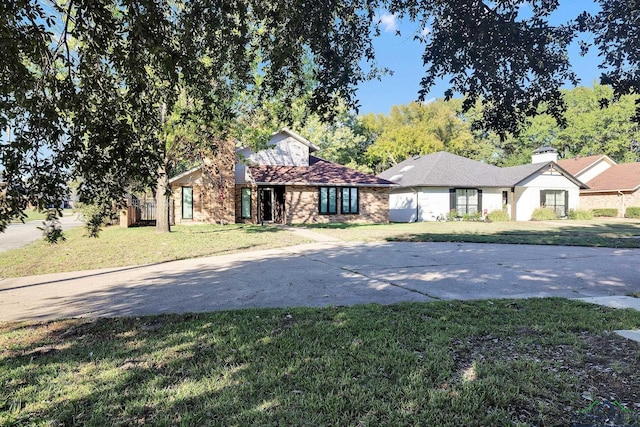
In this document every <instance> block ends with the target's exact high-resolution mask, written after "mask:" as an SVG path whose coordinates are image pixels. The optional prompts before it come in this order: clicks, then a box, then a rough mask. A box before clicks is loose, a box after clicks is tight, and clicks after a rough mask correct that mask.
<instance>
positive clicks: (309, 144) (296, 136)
mask: <svg viewBox="0 0 640 427" xmlns="http://www.w3.org/2000/svg"><path fill="white" fill-rule="evenodd" d="M279 133H284V134H287V135H289V136H290V137H292V138H294V139H296V140H297V141H298V142H300V143H302V144H304V145H306V146H307V147H309V152H310V153H313V152H314V151H318V150H319V149H320V147H318V146H317V145H315V144H314V143H313V142H311V141H309V140H308V139H307V138H305V137H303V136H301V135H300V134H298V133H296V132H294V131H292V130H291V129H289V128H282V129H280V130H279V131H278V132H274V133H273V134H272V135H271V137H272V138H273V137H274V136H276V135H278V134H279Z"/></svg>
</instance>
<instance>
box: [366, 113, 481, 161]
mask: <svg viewBox="0 0 640 427" xmlns="http://www.w3.org/2000/svg"><path fill="white" fill-rule="evenodd" d="M456 105H457V106H459V105H460V101H459V100H458V101H451V102H445V101H443V100H437V101H434V102H431V103H429V104H427V105H425V104H422V103H418V102H413V103H410V104H407V105H397V106H394V107H392V108H391V112H390V113H389V115H383V114H377V115H374V114H369V115H366V116H364V117H362V118H361V120H362V123H363V126H364V127H365V129H367V130H368V131H369V135H370V137H371V141H372V142H371V145H369V147H368V148H367V157H368V159H369V162H370V164H371V165H372V166H373V167H374V168H375V169H376V170H378V171H382V170H384V169H386V168H388V167H389V166H392V165H395V164H397V163H399V162H401V161H403V160H405V159H407V158H409V157H411V156H415V155H423V154H429V153H434V152H436V151H442V150H446V151H450V152H452V153H455V154H459V155H469V153H470V152H469V150H468V148H469V147H470V143H471V141H472V138H473V137H472V135H471V132H470V131H469V126H468V125H467V124H466V123H465V122H464V121H463V120H462V118H461V117H460V116H459V115H458V112H457V111H456Z"/></svg>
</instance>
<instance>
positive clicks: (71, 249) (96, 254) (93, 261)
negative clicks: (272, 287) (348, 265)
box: [0, 224, 305, 278]
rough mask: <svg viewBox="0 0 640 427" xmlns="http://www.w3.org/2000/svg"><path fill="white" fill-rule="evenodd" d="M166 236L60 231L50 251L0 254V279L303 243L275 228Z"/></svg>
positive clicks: (43, 246)
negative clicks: (60, 237) (60, 238)
mask: <svg viewBox="0 0 640 427" xmlns="http://www.w3.org/2000/svg"><path fill="white" fill-rule="evenodd" d="M172 230H173V231H172V232H171V233H156V231H155V228H153V227H139V228H121V227H117V226H116V227H107V228H105V229H104V230H102V231H101V232H100V237H98V238H89V237H86V236H85V230H84V228H74V229H71V230H68V231H65V236H66V238H67V240H66V241H64V242H60V243H58V244H55V245H51V244H48V243H46V242H44V241H37V242H34V243H32V244H30V245H28V246H25V247H23V248H20V249H13V250H9V251H6V252H0V278H2V277H19V276H29V275H34V274H45V273H59V272H63V271H77V270H89V269H97V268H108V267H124V266H129V265H141V264H152V263H156V262H164V261H174V260H178V259H186V258H196V257H202V256H209V255H221V254H226V253H232V252H239V251H248V250H258V249H268V248H276V247H282V246H290V245H295V244H298V243H302V242H304V241H305V240H304V239H302V238H300V237H298V236H296V235H294V234H293V233H290V232H287V231H283V230H281V229H278V228H276V227H268V226H264V227H263V226H259V225H240V224H232V225H225V226H220V225H193V226H174V227H172Z"/></svg>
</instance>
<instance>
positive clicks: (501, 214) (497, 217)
mask: <svg viewBox="0 0 640 427" xmlns="http://www.w3.org/2000/svg"><path fill="white" fill-rule="evenodd" d="M487 219H489V221H491V222H494V221H496V222H500V221H509V214H508V213H507V211H506V210H504V209H496V210H495V211H491V212H489V213H488V214H487Z"/></svg>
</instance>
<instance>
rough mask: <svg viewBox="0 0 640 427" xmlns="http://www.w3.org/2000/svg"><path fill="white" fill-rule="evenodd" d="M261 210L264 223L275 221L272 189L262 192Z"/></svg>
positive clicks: (265, 189) (264, 189)
mask: <svg viewBox="0 0 640 427" xmlns="http://www.w3.org/2000/svg"><path fill="white" fill-rule="evenodd" d="M260 210H261V214H262V218H261V219H262V221H267V222H271V221H273V190H272V189H271V188H263V189H261V190H260Z"/></svg>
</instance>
